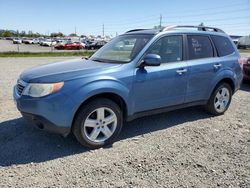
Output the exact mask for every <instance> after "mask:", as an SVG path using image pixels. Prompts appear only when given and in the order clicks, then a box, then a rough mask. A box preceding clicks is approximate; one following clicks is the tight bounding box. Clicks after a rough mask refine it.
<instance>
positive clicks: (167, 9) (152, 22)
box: [0, 0, 250, 36]
mask: <svg viewBox="0 0 250 188" xmlns="http://www.w3.org/2000/svg"><path fill="white" fill-rule="evenodd" d="M160 15H162V25H163V26H167V25H168V26H169V25H198V24H200V23H201V22H203V23H204V24H205V25H206V26H213V27H219V28H221V29H223V30H224V31H225V32H227V33H228V34H231V35H249V34H250V0H209V1H205V0H186V1H185V0H171V1H170V0H123V1H122V0H0V29H9V30H19V31H22V30H25V31H26V32H27V31H29V30H32V31H33V32H39V33H41V34H49V33H52V32H63V33H64V34H70V33H74V32H75V31H76V33H77V34H78V35H82V34H85V35H90V34H93V35H102V32H103V26H104V34H105V35H112V36H115V35H116V34H122V33H124V32H125V31H127V30H130V29H138V28H152V27H154V26H157V25H159V24H160Z"/></svg>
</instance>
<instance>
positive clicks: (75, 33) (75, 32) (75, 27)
mask: <svg viewBox="0 0 250 188" xmlns="http://www.w3.org/2000/svg"><path fill="white" fill-rule="evenodd" d="M75 35H76V26H75Z"/></svg>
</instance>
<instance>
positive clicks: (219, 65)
mask: <svg viewBox="0 0 250 188" xmlns="http://www.w3.org/2000/svg"><path fill="white" fill-rule="evenodd" d="M221 66H222V64H220V63H217V64H214V68H215V69H219V68H221Z"/></svg>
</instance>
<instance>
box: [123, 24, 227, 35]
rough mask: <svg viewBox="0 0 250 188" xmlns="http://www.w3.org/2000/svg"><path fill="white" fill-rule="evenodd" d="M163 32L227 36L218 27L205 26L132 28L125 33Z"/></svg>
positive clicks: (152, 33) (151, 33) (153, 33)
mask: <svg viewBox="0 0 250 188" xmlns="http://www.w3.org/2000/svg"><path fill="white" fill-rule="evenodd" d="M165 33H179V34H181V33H190V34H191V33H192V34H209V35H220V36H227V34H225V32H224V31H223V30H221V29H219V28H214V27H205V26H168V27H165V28H162V29H134V30H130V31H127V32H126V33H125V35H130V34H150V35H156V34H165Z"/></svg>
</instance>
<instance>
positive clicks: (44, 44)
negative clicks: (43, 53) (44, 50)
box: [40, 39, 56, 46]
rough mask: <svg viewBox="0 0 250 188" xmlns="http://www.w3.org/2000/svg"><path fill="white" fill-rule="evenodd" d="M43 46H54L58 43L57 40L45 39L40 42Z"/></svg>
mask: <svg viewBox="0 0 250 188" xmlns="http://www.w3.org/2000/svg"><path fill="white" fill-rule="evenodd" d="M40 45H41V46H54V45H56V41H53V40H51V39H47V40H44V41H42V42H41V43H40Z"/></svg>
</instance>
